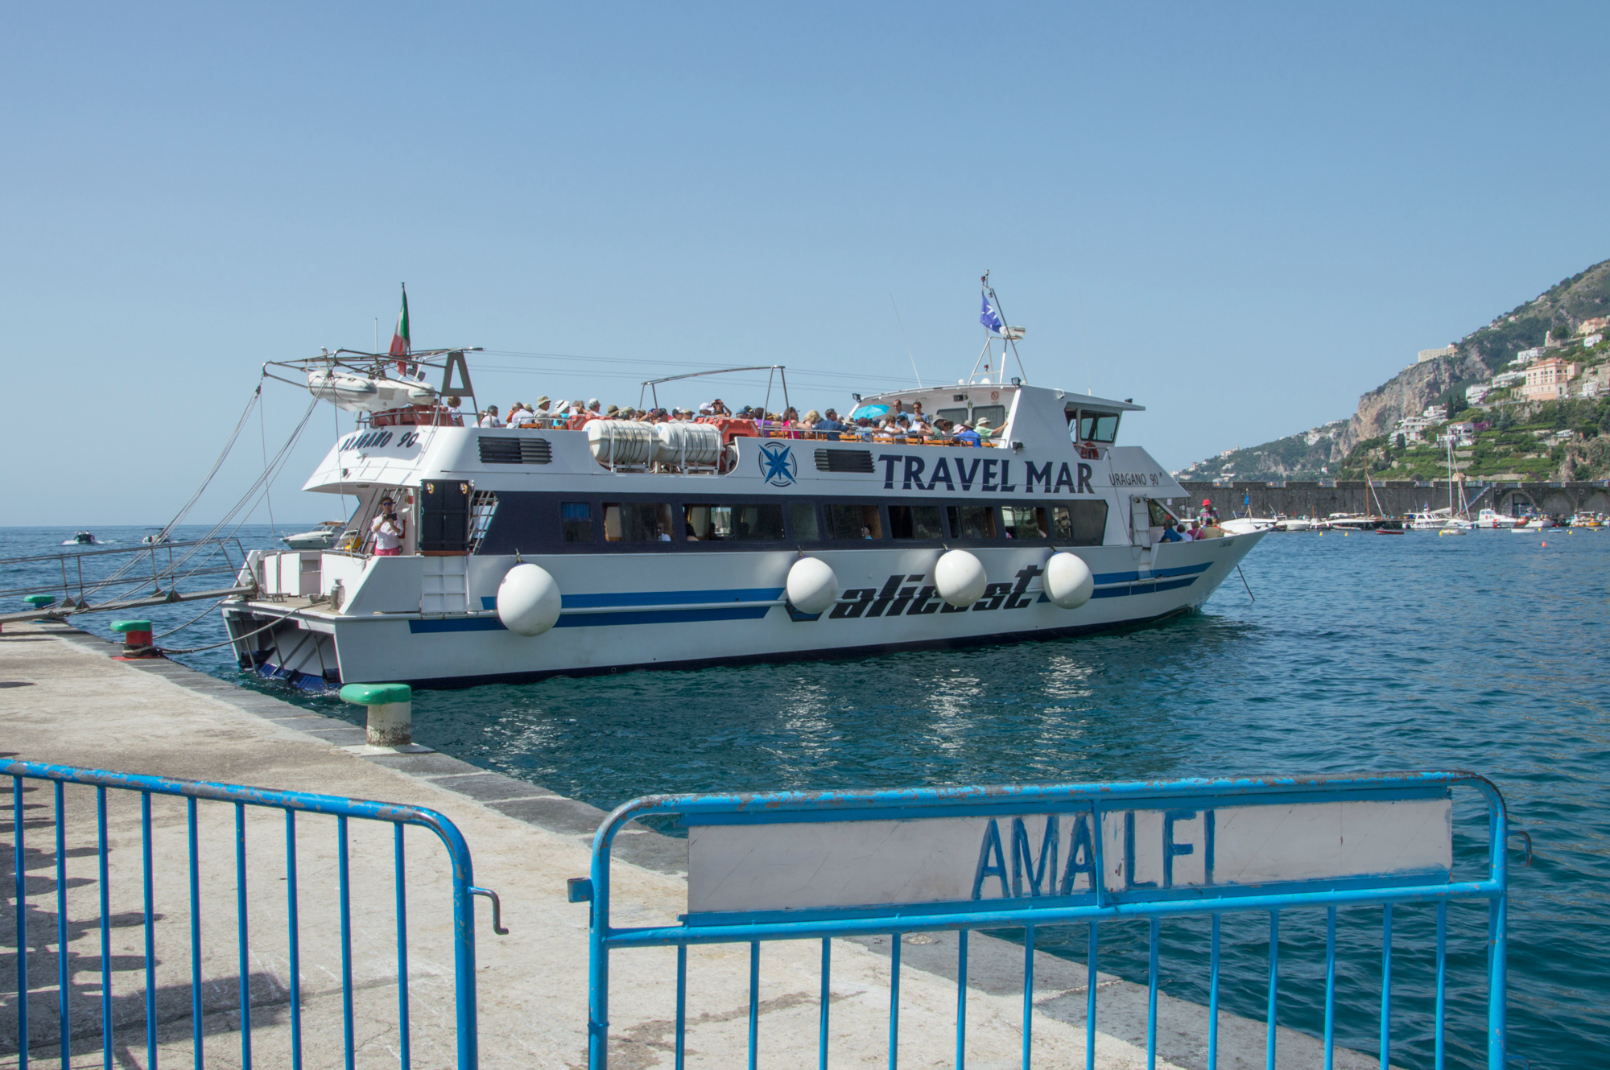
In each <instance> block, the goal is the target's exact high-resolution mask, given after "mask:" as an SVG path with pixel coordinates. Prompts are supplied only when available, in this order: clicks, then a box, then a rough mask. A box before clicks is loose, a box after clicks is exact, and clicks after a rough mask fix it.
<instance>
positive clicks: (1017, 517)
mask: <svg viewBox="0 0 1610 1070" xmlns="http://www.w3.org/2000/svg"><path fill="white" fill-rule="evenodd" d="M1001 522H1002V524H1003V525H1004V526H1005V528H1006V534H1007V537H1008V538H1013V539H1047V538H1050V531H1049V529H1048V528H1047V527H1046V526H1045V510H1044V509H1043V508H1041V507H1039V506H1035V505H1003V506H1001Z"/></svg>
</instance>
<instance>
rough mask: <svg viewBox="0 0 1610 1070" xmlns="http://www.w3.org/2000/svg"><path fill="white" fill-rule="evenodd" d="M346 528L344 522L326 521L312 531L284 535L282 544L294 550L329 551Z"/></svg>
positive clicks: (281, 538)
mask: <svg viewBox="0 0 1610 1070" xmlns="http://www.w3.org/2000/svg"><path fill="white" fill-rule="evenodd" d="M346 526H347V525H346V521H344V520H326V521H325V522H324V523H322V524H320V525H319V526H318V527H316V528H314V529H313V530H312V531H304V532H301V533H300V534H297V535H282V536H280V542H283V543H284V544H285V545H286V546H289V547H290V548H291V549H293V550H328V549H330V548H331V547H333V546H334V545H335V540H336V539H338V538H340V537H341V529H342V528H345V527H346Z"/></svg>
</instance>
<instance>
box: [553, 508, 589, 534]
mask: <svg viewBox="0 0 1610 1070" xmlns="http://www.w3.org/2000/svg"><path fill="white" fill-rule="evenodd" d="M559 526H560V528H561V529H562V530H563V531H564V536H565V541H566V542H592V541H593V507H592V506H591V505H589V504H588V503H587V502H560V503H559Z"/></svg>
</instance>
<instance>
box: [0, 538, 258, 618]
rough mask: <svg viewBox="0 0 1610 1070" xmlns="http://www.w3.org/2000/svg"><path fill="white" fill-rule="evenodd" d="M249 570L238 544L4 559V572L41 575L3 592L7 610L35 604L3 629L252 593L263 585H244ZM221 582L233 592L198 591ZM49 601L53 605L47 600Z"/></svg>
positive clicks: (0, 598)
mask: <svg viewBox="0 0 1610 1070" xmlns="http://www.w3.org/2000/svg"><path fill="white" fill-rule="evenodd" d="M86 561H88V562H89V564H88V565H87V566H86ZM245 566H246V550H245V548H244V547H242V546H241V544H240V540H239V539H238V538H211V539H196V540H193V541H188V542H162V543H151V544H146V545H142V546H127V547H118V548H116V549H110V550H85V551H82V552H77V553H74V552H61V553H54V554H38V555H35V556H32V557H8V558H0V572H5V573H8V574H13V575H14V574H16V573H18V572H22V573H24V574H27V573H33V574H35V575H36V576H37V577H38V579H37V580H36V581H35V582H31V583H27V584H25V585H23V586H20V587H10V588H0V605H4V604H7V603H11V602H14V601H18V600H23V599H29V600H30V601H32V602H33V603H34V605H35V608H33V609H29V610H24V611H20V612H13V613H0V625H3V624H9V623H11V622H13V621H25V620H41V619H45V620H65V619H67V617H68V616H69V615H71V614H75V613H102V612H110V611H116V610H127V609H139V608H142V607H146V606H158V605H167V604H169V603H173V602H197V601H204V600H207V599H216V598H227V597H229V596H230V595H236V594H248V593H251V592H253V591H255V590H256V585H255V584H246V585H242V584H241V583H240V582H239V577H240V576H241V575H242V573H243V570H244V569H245ZM47 576H48V577H49V578H48V580H47V579H46V577H47ZM221 576H227V577H228V581H229V586H227V587H212V586H209V587H208V588H207V589H205V590H202V589H196V586H195V581H198V580H203V579H207V578H209V577H212V578H214V579H213V583H217V579H216V577H221ZM181 587H184V588H189V589H181ZM46 597H49V598H51V599H54V601H50V602H46V601H45V598H46Z"/></svg>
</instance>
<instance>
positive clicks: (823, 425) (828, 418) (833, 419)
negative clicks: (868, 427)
mask: <svg viewBox="0 0 1610 1070" xmlns="http://www.w3.org/2000/svg"><path fill="white" fill-rule="evenodd" d="M816 430H818V431H842V430H844V425H843V424H842V423H840V422H839V414H838V413H837V412H835V411H834V410H832V409H828V410H827V414H826V415H825V416H824V417H823V418H822V419H820V420H818V421H816Z"/></svg>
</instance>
